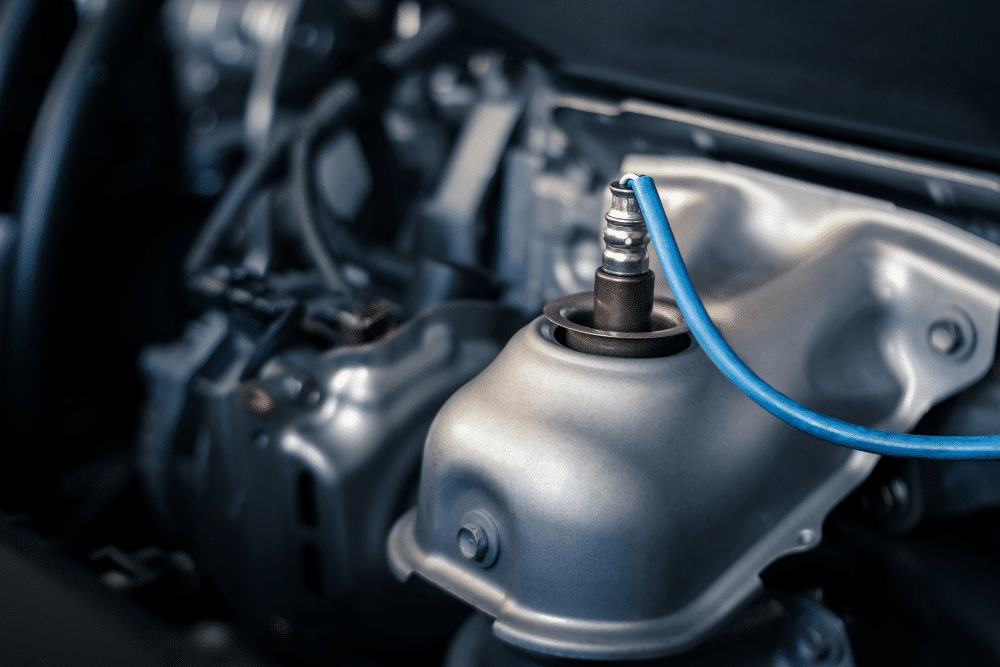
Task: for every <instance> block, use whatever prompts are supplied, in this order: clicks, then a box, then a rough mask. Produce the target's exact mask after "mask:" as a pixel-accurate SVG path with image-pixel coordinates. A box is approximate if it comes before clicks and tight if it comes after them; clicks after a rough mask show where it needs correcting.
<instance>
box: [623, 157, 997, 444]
mask: <svg viewBox="0 0 1000 667" xmlns="http://www.w3.org/2000/svg"><path fill="white" fill-rule="evenodd" d="M621 182H622V184H627V185H628V186H629V187H630V188H632V189H633V190H634V191H635V196H636V199H638V200H639V209H640V210H641V211H642V216H643V217H644V218H645V219H646V227H647V228H648V229H649V233H650V236H652V238H653V246H654V247H655V248H656V255H657V257H659V258H660V264H661V265H662V266H663V271H664V273H665V274H666V276H667V282H668V283H669V284H670V289H671V291H673V293H674V298H675V299H676V300H677V305H678V307H679V308H680V309H681V313H683V314H684V318H685V319H686V320H687V324H688V326H689V327H690V329H691V333H692V334H694V337H695V338H696V339H697V340H698V342H699V343H700V344H701V347H702V349H703V350H705V353H706V354H707V355H708V358H709V359H711V360H712V363H714V364H715V365H716V366H717V367H718V369H719V370H720V371H722V373H723V375H725V376H726V377H727V378H729V381H730V382H732V383H733V384H735V385H736V386H737V387H739V389H740V391H742V392H743V393H744V394H746V395H747V396H749V397H750V398H751V399H753V400H754V401H755V402H756V403H757V404H758V405H759V406H761V407H762V408H764V409H765V410H767V411H768V412H770V413H771V414H772V415H774V416H775V417H777V418H778V419H780V420H782V421H783V422H785V423H786V424H790V425H791V426H794V427H795V428H797V429H799V430H800V431H803V432H805V433H808V434H809V435H813V436H816V437H817V438H822V439H823V440H828V441H829V442H832V443H835V444H838V445H843V446H844V447H850V448H852V449H860V450H863V451H866V452H873V453H875V454H884V455H887V456H914V457H919V458H927V459H997V458H1000V436H996V435H984V436H956V437H952V436H928V435H911V434H906V433H889V432H887V431H876V430H874V429H870V428H864V427H862V426H856V425H854V424H849V423H847V422H845V421H841V420H839V419H834V418H833V417H828V416H826V415H821V414H819V413H818V412H813V411H812V410H810V409H809V408H807V407H805V406H804V405H802V404H800V403H797V402H795V401H793V400H792V399H790V398H789V397H787V396H785V395H784V394H782V393H781V392H779V391H778V390H776V389H775V388H774V387H772V386H771V385H769V384H767V383H766V382H764V381H763V380H762V379H760V377H758V376H757V374H756V373H754V372H753V371H752V370H750V368H749V367H748V366H747V365H746V364H745V363H743V361H742V360H741V359H740V358H739V357H738V356H736V353H735V352H733V350H732V348H731V347H729V344H728V343H726V341H725V339H724V338H723V337H722V334H720V333H719V330H718V329H717V328H716V326H715V325H714V324H713V323H712V320H711V318H710V317H709V316H708V312H707V311H706V310H705V306H704V304H702V302H701V299H700V298H699V297H698V294H697V292H695V289H694V285H693V284H692V283H691V276H690V275H689V274H688V271H687V267H685V266H684V260H683V259H682V258H681V253H680V249H679V248H678V247H677V240H676V239H675V238H674V234H673V232H672V231H671V230H670V223H669V222H667V214H666V213H665V212H664V211H663V204H661V203H660V195H659V193H657V191H656V185H655V184H654V183H653V179H651V178H650V177H648V176H636V175H635V174H626V175H625V176H624V177H623V178H622V181H621Z"/></svg>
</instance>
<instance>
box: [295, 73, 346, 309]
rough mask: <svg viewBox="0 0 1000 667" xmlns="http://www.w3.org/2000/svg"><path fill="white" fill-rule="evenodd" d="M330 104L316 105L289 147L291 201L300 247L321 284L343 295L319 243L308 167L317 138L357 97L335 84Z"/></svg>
mask: <svg viewBox="0 0 1000 667" xmlns="http://www.w3.org/2000/svg"><path fill="white" fill-rule="evenodd" d="M330 94H331V96H332V98H335V99H331V101H330V103H328V104H324V105H320V106H321V108H318V109H317V112H316V113H314V114H310V116H311V118H310V121H311V122H309V123H308V124H307V126H306V127H305V128H303V131H302V132H301V133H300V134H299V136H298V137H297V138H296V139H295V143H294V144H293V145H292V151H291V161H290V165H289V167H290V172H291V201H292V207H293V209H294V211H295V216H296V218H297V219H298V222H299V227H300V230H301V232H302V244H303V247H304V249H305V251H306V254H307V255H308V256H309V258H310V260H312V263H313V264H314V265H315V266H316V269H317V270H318V271H319V273H320V276H321V277H322V279H323V282H324V284H325V285H326V286H327V288H329V289H330V290H331V291H333V292H344V291H347V290H348V289H349V286H348V284H347V283H346V281H345V280H344V278H343V276H342V275H341V273H340V269H339V267H338V266H337V261H336V260H335V259H334V256H333V253H332V252H331V250H330V249H329V248H328V247H327V244H326V242H325V241H324V239H323V233H322V231H321V230H320V228H319V223H318V221H317V220H316V212H315V209H314V207H313V201H312V188H310V174H309V166H310V164H312V149H313V143H314V142H315V141H316V140H317V137H319V136H320V135H321V134H326V133H329V132H330V131H332V129H333V128H334V127H336V126H337V125H338V121H339V120H341V119H342V118H343V117H344V116H345V113H344V112H345V110H346V109H347V108H348V107H349V106H350V105H351V104H352V103H353V102H354V100H355V99H356V98H357V96H358V89H357V86H354V85H353V84H350V83H347V82H343V83H340V84H336V85H335V86H334V87H333V89H332V90H331V91H330Z"/></svg>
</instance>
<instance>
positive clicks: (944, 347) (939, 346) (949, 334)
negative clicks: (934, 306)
mask: <svg viewBox="0 0 1000 667" xmlns="http://www.w3.org/2000/svg"><path fill="white" fill-rule="evenodd" d="M927 342H928V343H930V346H931V349H932V350H934V351H935V352H937V353H938V354H942V355H950V354H954V353H955V352H957V351H958V349H959V348H961V347H962V342H963V338H962V327H961V325H959V323H958V322H956V321H955V320H949V319H942V320H937V321H936V322H934V323H933V324H931V326H930V328H929V329H928V330H927Z"/></svg>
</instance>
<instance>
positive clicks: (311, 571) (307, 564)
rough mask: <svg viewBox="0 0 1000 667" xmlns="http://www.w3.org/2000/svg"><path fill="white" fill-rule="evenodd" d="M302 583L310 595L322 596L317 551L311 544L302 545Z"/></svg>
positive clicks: (304, 543)
mask: <svg viewBox="0 0 1000 667" xmlns="http://www.w3.org/2000/svg"><path fill="white" fill-rule="evenodd" d="M302 583H303V584H304V585H305V587H306V590H308V591H310V592H311V593H315V594H316V595H323V581H322V577H321V575H320V558H319V549H318V548H317V547H316V545H315V544H313V543H312V542H303V543H302Z"/></svg>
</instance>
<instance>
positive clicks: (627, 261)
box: [545, 183, 688, 359]
mask: <svg viewBox="0 0 1000 667" xmlns="http://www.w3.org/2000/svg"><path fill="white" fill-rule="evenodd" d="M605 218H606V219H607V222H608V226H607V227H606V228H605V230H604V239H605V242H606V243H607V248H606V249H605V250H604V256H603V263H602V265H601V267H600V268H599V269H597V272H596V274H595V275H594V292H593V294H590V293H583V294H573V295H570V296H565V297H562V298H559V299H555V300H554V301H551V302H549V304H548V305H546V306H545V317H547V318H548V319H549V320H550V321H551V322H552V323H553V324H555V325H556V326H557V327H558V328H557V329H556V332H555V335H556V338H557V339H558V340H559V342H560V343H563V344H565V345H566V347H568V348H570V349H571V350H576V351H578V352H589V353H591V354H600V355H604V356H606V357H627V358H632V359H635V358H645V357H663V356H666V355H668V354H673V353H674V352H679V351H680V350H683V349H684V348H685V347H687V345H688V337H687V336H686V335H685V333H686V331H687V326H686V325H685V324H684V322H683V319H682V318H681V314H680V311H679V310H678V309H677V307H676V306H675V305H674V304H673V303H671V302H668V301H666V300H663V299H660V300H658V301H655V302H654V300H653V285H654V276H653V272H652V271H650V270H649V253H648V252H647V251H646V245H647V244H648V243H649V234H648V233H647V232H646V224H645V222H643V219H642V215H641V214H640V213H639V206H638V204H637V203H636V199H635V194H634V193H632V192H631V191H630V190H629V189H628V188H623V187H621V186H619V185H618V184H616V183H612V184H611V209H610V210H609V211H608V213H607V215H606V216H605Z"/></svg>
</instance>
